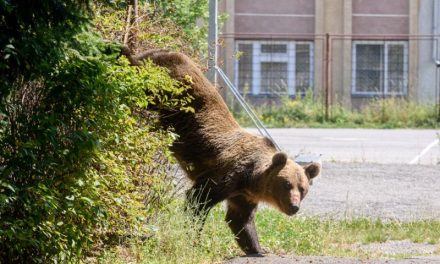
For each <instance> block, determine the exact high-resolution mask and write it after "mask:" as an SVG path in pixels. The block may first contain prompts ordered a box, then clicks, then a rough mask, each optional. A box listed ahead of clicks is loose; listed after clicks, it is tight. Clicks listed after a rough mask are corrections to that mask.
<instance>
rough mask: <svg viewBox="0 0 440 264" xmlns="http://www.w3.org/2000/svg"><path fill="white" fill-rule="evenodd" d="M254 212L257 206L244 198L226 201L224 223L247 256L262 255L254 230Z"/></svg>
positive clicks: (239, 197) (236, 197)
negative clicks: (226, 223) (225, 222)
mask: <svg viewBox="0 0 440 264" xmlns="http://www.w3.org/2000/svg"><path fill="white" fill-rule="evenodd" d="M256 210H257V204H255V203H252V202H250V201H248V200H247V199H246V198H245V197H244V196H241V195H240V196H235V197H233V198H229V199H228V211H227V213H226V221H227V222H228V225H229V227H230V228H231V230H232V232H233V233H234V235H235V240H236V241H237V243H238V245H239V246H240V248H241V249H242V250H243V251H244V252H245V253H246V254H247V255H249V254H261V253H263V252H262V250H261V247H260V243H259V242H258V236H257V231H256V229H255V221H254V219H255V212H256Z"/></svg>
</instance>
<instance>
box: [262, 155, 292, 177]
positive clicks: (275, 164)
mask: <svg viewBox="0 0 440 264" xmlns="http://www.w3.org/2000/svg"><path fill="white" fill-rule="evenodd" d="M286 163H287V154H286V153H284V152H277V153H276V154H275V155H273V157H272V163H271V164H270V166H269V168H267V170H266V172H267V173H268V174H269V175H277V174H278V172H280V170H282V169H283V168H284V166H286Z"/></svg>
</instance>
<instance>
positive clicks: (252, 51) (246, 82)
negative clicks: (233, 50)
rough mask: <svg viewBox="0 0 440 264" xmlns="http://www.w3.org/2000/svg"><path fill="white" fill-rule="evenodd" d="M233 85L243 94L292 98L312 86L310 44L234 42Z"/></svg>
mask: <svg viewBox="0 0 440 264" xmlns="http://www.w3.org/2000/svg"><path fill="white" fill-rule="evenodd" d="M236 47H237V51H238V52H239V54H240V57H239V59H238V60H237V62H236V76H235V80H236V84H237V85H238V89H239V90H240V92H242V93H245V94H246V93H250V94H254V95H259V94H266V95H295V94H296V93H304V92H305V91H306V90H308V89H310V88H312V86H313V63H312V61H313V60H312V56H313V42H295V41H237V45H236Z"/></svg>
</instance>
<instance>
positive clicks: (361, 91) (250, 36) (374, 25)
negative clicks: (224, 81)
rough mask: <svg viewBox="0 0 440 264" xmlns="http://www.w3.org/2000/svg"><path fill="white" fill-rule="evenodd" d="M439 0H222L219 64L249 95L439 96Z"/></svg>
mask: <svg viewBox="0 0 440 264" xmlns="http://www.w3.org/2000/svg"><path fill="white" fill-rule="evenodd" d="M439 2H440V0H273V1H265V0H226V1H223V2H222V3H221V6H220V9H221V11H222V12H225V13H227V14H228V18H227V20H226V22H225V25H224V28H223V31H222V39H223V45H222V48H221V61H222V62H223V65H222V66H223V68H224V70H225V72H226V73H227V74H228V76H229V77H230V79H231V80H233V82H234V83H235V85H236V86H237V87H238V89H239V90H240V91H241V92H242V93H243V94H245V95H247V96H248V98H252V99H253V100H256V101H262V102H267V101H270V100H271V99H272V98H277V97H279V96H291V97H295V96H298V95H301V94H304V93H305V92H307V91H308V90H311V91H313V93H314V94H316V95H323V96H327V97H328V98H329V100H331V102H332V103H336V102H337V103H341V104H343V105H344V106H346V107H353V108H358V107H360V106H362V105H363V104H364V103H365V102H368V101H369V100H371V98H376V97H388V96H398V97H404V98H408V99H410V100H414V101H417V102H420V103H437V102H438V101H437V100H438V98H439V85H438V82H439V80H438V71H439V68H438V66H439V64H440V61H439V60H440V58H439V55H438V44H439V43H438V42H439V41H438V40H439V38H438V34H439V32H438V31H439V30H438V24H439V18H438V16H439V8H440V3H439Z"/></svg>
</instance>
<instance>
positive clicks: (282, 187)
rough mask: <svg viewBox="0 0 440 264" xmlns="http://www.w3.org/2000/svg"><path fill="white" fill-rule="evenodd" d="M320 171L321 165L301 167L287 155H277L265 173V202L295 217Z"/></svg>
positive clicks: (314, 164)
mask: <svg viewBox="0 0 440 264" xmlns="http://www.w3.org/2000/svg"><path fill="white" fill-rule="evenodd" d="M320 170H321V165H320V164H319V163H310V164H307V165H305V166H300V165H298V164H297V163H296V162H294V161H293V160H291V159H289V158H288V157H287V155H286V154H285V153H283V152H278V153H276V154H275V155H274V156H273V157H272V162H271V164H270V165H269V166H268V167H267V169H266V170H265V173H264V178H265V187H264V188H265V190H266V191H265V199H264V200H266V202H268V203H270V204H272V205H273V206H275V207H277V208H278V209H280V210H281V211H282V212H283V213H285V214H287V215H294V214H295V213H296V212H298V210H299V206H300V203H301V201H302V200H303V199H304V197H305V196H306V194H307V192H308V190H309V186H310V184H311V182H312V179H313V178H315V177H316V176H317V175H318V174H319V172H320Z"/></svg>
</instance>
